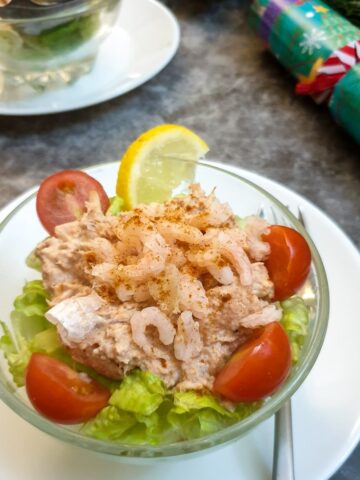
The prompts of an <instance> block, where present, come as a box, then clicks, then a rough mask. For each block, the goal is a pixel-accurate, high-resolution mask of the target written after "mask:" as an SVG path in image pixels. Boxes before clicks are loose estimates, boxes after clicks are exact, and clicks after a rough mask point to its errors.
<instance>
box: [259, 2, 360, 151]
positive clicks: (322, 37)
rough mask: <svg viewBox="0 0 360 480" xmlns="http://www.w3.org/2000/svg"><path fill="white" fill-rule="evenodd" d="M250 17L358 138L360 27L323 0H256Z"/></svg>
mask: <svg viewBox="0 0 360 480" xmlns="http://www.w3.org/2000/svg"><path fill="white" fill-rule="evenodd" d="M250 21H251V24H252V25H253V28H254V29H255V30H256V31H257V32H258V33H259V35H260V36H261V37H262V39H263V40H264V42H265V43H266V45H267V47H268V48H269V49H270V50H271V52H272V53H273V54H274V55H275V56H276V58H277V59H278V60H279V61H280V62H281V63H282V64H283V65H284V66H285V67H286V68H287V69H288V70H289V71H290V72H291V73H292V74H293V75H294V76H295V77H296V78H297V79H298V85H297V87H296V92H297V93H298V94H299V95H311V96H312V97H313V98H314V100H315V101H316V102H317V103H327V104H328V105H329V108H330V111H331V113H332V115H333V116H334V118H335V120H336V121H337V122H338V123H339V124H340V125H342V126H343V127H344V128H345V129H346V130H347V131H348V132H349V133H350V134H351V135H352V136H353V137H354V138H355V139H356V140H357V141H358V142H359V143H360V29H359V28H358V27H356V26H355V25H352V24H351V23H350V22H348V21H347V20H346V19H345V18H343V17H342V16H341V15H339V14H338V13H337V12H335V11H334V10H333V9H332V8H330V7H329V6H328V5H326V4H325V3H323V2H321V1H309V0H255V1H253V2H252V5H251V14H250Z"/></svg>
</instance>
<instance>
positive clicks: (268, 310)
mask: <svg viewBox="0 0 360 480" xmlns="http://www.w3.org/2000/svg"><path fill="white" fill-rule="evenodd" d="M281 317H282V311H281V310H280V309H279V308H277V306H276V305H274V304H271V305H267V306H266V307H264V308H263V309H262V310H260V311H259V312H256V313H251V314H250V315H248V316H247V317H243V318H242V319H241V324H242V325H243V326H244V327H246V328H256V327H261V326H263V325H267V324H268V323H271V322H279V321H280V320H281Z"/></svg>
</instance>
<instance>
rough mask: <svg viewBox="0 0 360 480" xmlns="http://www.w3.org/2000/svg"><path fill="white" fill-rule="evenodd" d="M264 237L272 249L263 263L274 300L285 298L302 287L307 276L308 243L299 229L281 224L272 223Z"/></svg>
mask: <svg viewBox="0 0 360 480" xmlns="http://www.w3.org/2000/svg"><path fill="white" fill-rule="evenodd" d="M263 240H264V241H265V242H268V243H269V244H270V248H271V252H270V255H269V257H268V258H267V259H266V261H265V262H264V263H265V266H266V268H267V270H268V272H269V277H270V279H271V281H272V282H273V283H274V289H275V290H274V300H285V299H286V298H289V297H291V296H292V295H294V294H295V293H296V292H297V291H298V290H299V289H300V288H301V287H302V285H303V284H304V282H305V280H306V279H307V277H308V275H309V272H310V267H311V251H310V248H309V245H308V244H307V242H306V240H305V239H304V237H303V236H302V235H301V234H300V233H299V232H297V231H296V230H294V229H292V228H289V227H284V226H282V225H272V226H271V227H270V233H269V234H267V235H264V236H263Z"/></svg>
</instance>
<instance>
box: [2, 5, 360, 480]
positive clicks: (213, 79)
mask: <svg viewBox="0 0 360 480" xmlns="http://www.w3.org/2000/svg"><path fill="white" fill-rule="evenodd" d="M164 3H166V4H168V5H169V7H170V8H171V9H172V10H173V11H174V13H175V14H176V16H177V17H178V19H179V21H180V25H181V30H182V41H181V46H180V49H179V52H178V54H177V55H176V57H175V59H174V60H173V61H172V63H171V64H170V65H169V66H168V67H167V68H166V69H165V70H164V71H163V72H161V73H160V74H159V75H158V76H157V77H156V78H154V79H153V80H151V81H150V82H148V83H147V84H145V85H143V86H142V87H140V88H138V89H137V90H135V91H134V92H131V93H129V94H127V95H125V96H122V97H120V98H117V99H114V100H112V101H109V102H107V103H103V104H101V105H98V106H94V107H91V108H87V109H84V110H80V111H76V112H70V113H65V114H58V115H53V116H45V117H31V118H29V117H28V118H26V117H24V118H21V117H17V118H11V117H0V207H1V206H3V205H5V204H6V203H7V202H9V201H10V200H11V199H13V198H14V197H15V196H17V195H18V194H20V193H22V192H23V191H24V190H26V189H28V188H30V187H31V186H33V185H35V184H37V183H38V182H39V181H40V180H41V179H42V178H43V177H44V176H46V175H47V174H50V173H52V172H54V171H56V170H59V169H63V168H69V167H71V168H74V167H75V168H76V167H82V166H88V165H91V164H96V163H99V162H108V161H113V160H117V159H118V158H119V157H120V155H121V152H123V150H124V148H125V147H126V146H127V145H128V143H129V141H130V140H131V139H133V138H135V137H136V136H137V135H138V134H139V133H141V132H142V131H144V130H146V129H147V128H149V127H151V126H153V125H155V124H159V123H165V122H166V123H180V124H184V125H186V126H188V127H190V128H192V129H194V130H195V131H197V132H198V133H199V134H200V135H201V136H203V137H204V138H205V139H206V140H207V141H208V143H209V144H210V145H211V147H212V151H211V156H212V157H213V158H217V159H221V160H222V161H223V162H226V163H229V164H234V165H238V166H241V167H244V168H247V169H249V170H253V171H255V172H257V173H259V174H261V175H265V176H266V177H269V178H272V179H275V180H277V181H279V182H281V183H283V184H285V185H286V186H288V187H289V188H291V189H293V190H295V191H297V192H299V193H300V194H302V195H304V196H305V197H306V198H308V199H310V200H311V201H313V202H314V203H315V204H316V205H318V206H319V207H320V208H321V209H323V210H324V211H325V212H327V213H328V214H329V215H330V216H331V217H332V218H333V219H334V220H335V221H336V222H338V223H339V224H340V226H341V227H342V228H343V229H344V230H345V231H346V232H347V234H348V235H349V236H350V238H351V239H352V240H353V241H354V243H355V244H356V245H357V246H358V247H359V246H360V147H359V146H358V145H357V144H356V143H355V142H354V141H353V140H352V139H351V138H350V137H349V136H347V134H346V133H345V132H343V131H342V130H341V129H340V128H339V127H338V126H337V125H336V124H335V123H334V122H333V120H332V118H331V117H330V114H329V113H328V111H327V110H326V109H325V108H320V107H318V106H316V105H314V104H313V103H312V101H311V100H309V99H304V98H297V97H296V96H295V95H294V81H293V79H292V78H291V76H290V75H289V74H288V73H286V72H285V71H284V70H283V69H282V67H281V66H279V65H278V64H277V62H276V61H275V60H274V59H273V58H272V57H271V55H270V54H269V53H267V52H265V51H264V50H263V48H262V45H261V42H260V41H259V40H257V38H256V37H255V36H254V35H253V34H252V32H251V31H250V30H249V27H248V26H247V22H246V2H242V1H241V0H222V1H220V0H218V1H215V0H208V1H206V0H196V1H194V0H191V1H190V0H188V1H185V2H184V1H181V0H167V1H165V2H164ZM345 479H346V480H356V479H360V447H358V448H357V450H356V451H355V452H354V453H353V455H352V456H351V457H350V459H349V460H348V461H347V462H346V464H345V465H344V466H343V467H342V468H341V469H340V471H339V472H338V473H336V474H335V475H334V477H333V478H332V480H345ZM309 480H311V479H309Z"/></svg>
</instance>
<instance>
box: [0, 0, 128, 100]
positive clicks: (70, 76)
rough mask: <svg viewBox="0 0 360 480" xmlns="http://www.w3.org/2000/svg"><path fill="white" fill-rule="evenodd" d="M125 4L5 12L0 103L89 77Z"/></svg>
mask: <svg viewBox="0 0 360 480" xmlns="http://www.w3.org/2000/svg"><path fill="white" fill-rule="evenodd" d="M120 3H121V0H69V1H67V2H65V3H61V4H58V5H49V6H37V5H34V4H32V3H31V2H30V0H16V1H15V0H14V2H13V3H11V4H10V5H8V6H6V7H2V8H0V75H1V78H0V98H1V99H2V100H12V99H19V98H23V97H26V96H28V95H33V94H34V92H42V91H44V90H46V89H50V88H57V87H62V86H64V85H67V84H69V83H72V82H74V81H75V80H76V79H77V78H79V77H81V76H82V75H84V74H86V73H88V72H89V71H90V70H91V68H92V65H93V62H94V60H95V57H96V53H97V51H98V48H99V46H100V44H101V42H102V41H103V40H104V39H105V38H106V37H107V35H109V33H110V32H111V29H112V27H113V25H114V23H115V21H116V19H117V15H118V11H119V6H120Z"/></svg>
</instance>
